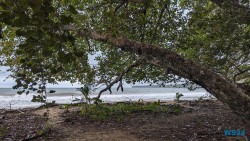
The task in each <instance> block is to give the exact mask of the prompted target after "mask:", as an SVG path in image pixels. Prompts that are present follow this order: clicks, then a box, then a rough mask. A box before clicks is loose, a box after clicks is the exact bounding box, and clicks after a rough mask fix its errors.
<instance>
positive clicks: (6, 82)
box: [0, 52, 131, 88]
mask: <svg viewBox="0 0 250 141" xmlns="http://www.w3.org/2000/svg"><path fill="white" fill-rule="evenodd" d="M98 54H100V52H97V54H95V55H89V63H90V64H97V61H95V56H97V55H98ZM8 68H9V67H3V66H0V88H12V86H14V85H15V84H16V83H15V80H14V79H12V78H8V79H6V77H7V76H8V75H10V73H9V72H7V69H8ZM115 86H116V85H114V87H115ZM47 87H48V88H79V87H82V85H79V84H78V83H74V84H71V83H70V82H67V81H64V82H60V83H58V85H52V84H48V85H47ZM124 87H131V85H130V84H124Z"/></svg>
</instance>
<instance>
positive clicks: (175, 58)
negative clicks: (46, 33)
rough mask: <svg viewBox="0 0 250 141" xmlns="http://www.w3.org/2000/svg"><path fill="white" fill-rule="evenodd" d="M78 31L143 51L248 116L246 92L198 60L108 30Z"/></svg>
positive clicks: (128, 49)
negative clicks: (112, 34)
mask: <svg viewBox="0 0 250 141" xmlns="http://www.w3.org/2000/svg"><path fill="white" fill-rule="evenodd" d="M79 34H81V35H84V36H88V37H90V38H92V39H94V40H98V41H102V42H106V43H109V44H112V45H114V46H116V47H118V48H120V49H122V50H124V51H128V52H131V53H136V54H139V55H142V56H144V57H145V58H146V59H147V61H148V62H149V63H151V64H154V65H155V66H158V67H161V68H164V69H166V71H169V72H170V73H173V74H175V75H178V76H181V77H183V78H186V79H189V80H191V81H193V82H194V83H196V84H198V85H200V86H202V87H203V88H204V89H206V90H207V91H208V92H209V93H211V94H212V95H213V96H215V97H216V98H217V99H218V100H220V101H221V102H223V103H226V104H228V105H229V106H230V108H231V109H232V110H234V111H235V112H236V113H237V114H238V115H241V116H243V117H245V118H248V119H250V110H249V109H250V97H249V96H248V95H247V94H246V92H245V91H244V90H243V89H242V88H240V87H238V86H237V85H236V84H235V83H233V82H231V81H229V80H227V79H225V78H224V77H223V76H221V75H219V74H217V73H215V72H213V71H211V70H209V69H208V68H206V67H204V66H202V65H200V64H199V63H195V62H193V61H191V60H186V59H184V58H183V57H182V56H180V55H179V54H177V53H175V52H172V51H170V50H169V49H166V48H160V47H157V46H155V45H150V44H144V43H141V42H138V41H132V40H128V39H126V38H122V37H118V38H112V37H111V36H109V34H98V33H97V32H84V31H82V32H79Z"/></svg>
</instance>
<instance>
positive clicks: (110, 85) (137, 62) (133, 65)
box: [96, 61, 141, 99]
mask: <svg viewBox="0 0 250 141" xmlns="http://www.w3.org/2000/svg"><path fill="white" fill-rule="evenodd" d="M140 64H141V62H140V61H136V62H135V63H132V64H131V65H129V66H128V67H126V68H125V69H124V70H123V71H122V73H121V74H120V75H119V76H117V77H116V78H115V79H114V80H113V81H112V82H110V83H109V84H108V85H107V87H106V88H104V89H102V90H101V91H100V92H99V94H98V96H97V97H96V98H97V99H99V98H100V97H101V94H102V93H103V92H105V91H107V90H109V91H110V92H112V91H111V87H112V86H113V85H114V84H115V83H117V82H119V81H120V84H119V86H118V87H121V89H122V91H123V87H122V77H123V76H124V75H125V74H126V73H127V72H129V71H130V70H131V69H132V68H134V67H137V66H139V65H140ZM118 90H119V88H118Z"/></svg>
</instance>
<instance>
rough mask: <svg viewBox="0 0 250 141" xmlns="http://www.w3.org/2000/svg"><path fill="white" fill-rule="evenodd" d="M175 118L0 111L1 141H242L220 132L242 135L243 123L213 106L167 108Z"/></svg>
mask: <svg viewBox="0 0 250 141" xmlns="http://www.w3.org/2000/svg"><path fill="white" fill-rule="evenodd" d="M173 103H175V104H178V105H180V106H181V109H182V110H181V111H180V112H177V113H176V112H152V111H146V110H145V111H133V112H131V113H129V114H128V115H126V116H125V117H124V119H122V120H117V119H115V118H113V119H112V118H111V119H107V120H93V119H91V118H89V117H86V116H83V115H81V114H80V113H81V112H80V111H81V107H79V106H71V107H69V108H64V109H63V108H61V106H54V107H49V108H36V109H34V108H33V109H32V108H29V109H22V110H0V140H6V141H12V140H23V141H25V140H26V141H27V140H38V141H40V140H41V141H43V140H44V141H54V140H55V141H112V140H113V141H185V140H187V141H188V140H190V141H191V140H192V141H199V140H200V141H227V140H228V141H245V137H241V136H238V137H237V136H235V137H227V136H225V135H224V130H230V129H231V130H234V129H240V130H241V131H242V130H245V133H246V136H248V137H250V136H249V135H250V124H249V123H250V122H249V121H243V120H242V119H241V118H240V117H239V116H237V115H236V114H234V113H233V112H232V111H231V110H230V109H229V107H228V106H226V105H223V104H222V103H221V102H219V101H217V100H201V101H180V102H178V103H177V102H174V101H172V102H167V103H165V104H173Z"/></svg>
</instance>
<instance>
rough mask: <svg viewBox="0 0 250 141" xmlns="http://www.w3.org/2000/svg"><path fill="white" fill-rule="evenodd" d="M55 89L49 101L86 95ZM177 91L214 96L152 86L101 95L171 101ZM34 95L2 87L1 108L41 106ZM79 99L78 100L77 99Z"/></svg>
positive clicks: (193, 97) (190, 95)
mask: <svg viewBox="0 0 250 141" xmlns="http://www.w3.org/2000/svg"><path fill="white" fill-rule="evenodd" d="M101 89H102V88H99V89H97V90H95V91H91V93H90V97H91V98H93V97H96V96H97V95H98V93H99V91H100V90H101ZM50 90H55V93H48V94H47V102H52V101H55V102H56V103H58V104H71V103H76V102H80V101H79V99H80V100H83V99H84V97H83V96H82V94H81V92H79V91H77V89H76V88H48V89H47V91H50ZM176 93H182V94H183V96H182V97H181V98H180V100H198V99H200V98H203V99H209V98H213V97H212V96H211V95H210V94H209V93H208V92H207V91H206V90H204V89H202V88H199V89H196V90H195V91H189V90H188V89H187V88H163V87H158V88H151V87H131V88H124V91H123V92H122V91H117V90H116V89H112V94H110V92H109V91H106V92H104V93H103V94H102V95H101V100H102V101H103V102H105V103H113V102H126V101H139V100H141V101H159V100H160V101H162V102H164V101H170V100H174V99H176ZM33 95H38V94H37V93H36V92H30V93H29V94H28V95H26V94H21V95H19V94H17V90H14V89H12V88H0V109H23V108H30V107H39V106H41V105H43V104H44V103H39V102H31V99H32V98H33ZM77 99H78V101H76V100H77Z"/></svg>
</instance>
